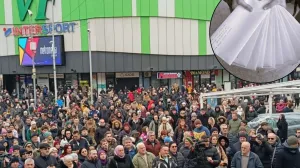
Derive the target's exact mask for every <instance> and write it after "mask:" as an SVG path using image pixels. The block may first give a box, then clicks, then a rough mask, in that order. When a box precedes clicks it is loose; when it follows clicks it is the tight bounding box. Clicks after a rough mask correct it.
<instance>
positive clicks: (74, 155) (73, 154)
mask: <svg viewBox="0 0 300 168" xmlns="http://www.w3.org/2000/svg"><path fill="white" fill-rule="evenodd" d="M70 155H71V156H72V157H73V160H78V155H77V154H76V153H71V154H70Z"/></svg>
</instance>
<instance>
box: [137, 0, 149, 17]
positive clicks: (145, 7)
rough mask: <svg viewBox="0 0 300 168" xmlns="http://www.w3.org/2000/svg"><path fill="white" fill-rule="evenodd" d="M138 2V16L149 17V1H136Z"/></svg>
mask: <svg viewBox="0 0 300 168" xmlns="http://www.w3.org/2000/svg"><path fill="white" fill-rule="evenodd" d="M138 1H141V2H140V11H141V12H140V16H150V0H138Z"/></svg>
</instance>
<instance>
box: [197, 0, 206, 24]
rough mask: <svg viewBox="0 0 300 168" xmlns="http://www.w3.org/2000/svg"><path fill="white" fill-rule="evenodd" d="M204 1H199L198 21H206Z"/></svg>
mask: <svg viewBox="0 0 300 168" xmlns="http://www.w3.org/2000/svg"><path fill="white" fill-rule="evenodd" d="M206 4H207V3H206V0H199V8H198V11H199V19H201V20H206V18H207V8H206Z"/></svg>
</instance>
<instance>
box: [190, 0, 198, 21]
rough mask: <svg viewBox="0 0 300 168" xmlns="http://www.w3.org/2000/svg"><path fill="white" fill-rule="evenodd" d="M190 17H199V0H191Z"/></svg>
mask: <svg viewBox="0 0 300 168" xmlns="http://www.w3.org/2000/svg"><path fill="white" fill-rule="evenodd" d="M191 12H192V17H191V18H192V19H199V0H191Z"/></svg>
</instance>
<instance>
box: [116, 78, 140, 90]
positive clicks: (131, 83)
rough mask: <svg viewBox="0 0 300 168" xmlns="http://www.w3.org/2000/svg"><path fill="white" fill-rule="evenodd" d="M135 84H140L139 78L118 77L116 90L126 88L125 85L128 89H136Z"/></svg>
mask: <svg viewBox="0 0 300 168" xmlns="http://www.w3.org/2000/svg"><path fill="white" fill-rule="evenodd" d="M135 85H136V86H139V78H117V79H116V85H115V89H116V91H119V90H121V89H122V90H124V88H125V86H126V87H127V89H129V90H131V91H133V90H135Z"/></svg>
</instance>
